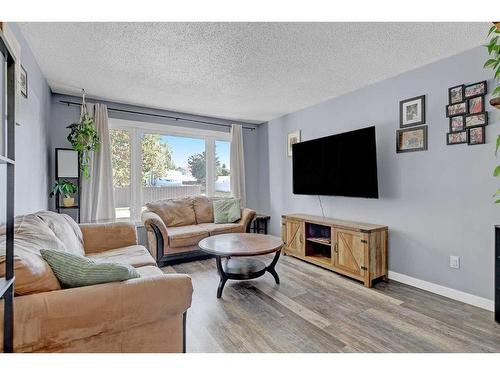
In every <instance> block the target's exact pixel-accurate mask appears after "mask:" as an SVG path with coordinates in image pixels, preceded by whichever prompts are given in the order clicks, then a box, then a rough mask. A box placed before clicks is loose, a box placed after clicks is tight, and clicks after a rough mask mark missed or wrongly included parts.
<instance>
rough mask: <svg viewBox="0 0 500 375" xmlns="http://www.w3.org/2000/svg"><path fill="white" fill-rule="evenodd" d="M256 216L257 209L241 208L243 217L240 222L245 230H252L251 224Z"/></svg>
mask: <svg viewBox="0 0 500 375" xmlns="http://www.w3.org/2000/svg"><path fill="white" fill-rule="evenodd" d="M254 217H255V210H252V209H251V208H243V209H242V210H241V219H240V220H239V221H238V224H242V225H243V228H245V232H247V233H248V232H250V224H251V223H252V220H253V218H254Z"/></svg>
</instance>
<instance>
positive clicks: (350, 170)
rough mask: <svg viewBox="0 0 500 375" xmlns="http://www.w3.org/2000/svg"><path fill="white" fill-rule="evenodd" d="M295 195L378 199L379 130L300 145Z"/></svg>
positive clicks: (296, 151)
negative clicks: (376, 134) (377, 139)
mask: <svg viewBox="0 0 500 375" xmlns="http://www.w3.org/2000/svg"><path fill="white" fill-rule="evenodd" d="M292 152H293V153H292V154H293V193H294V194H307V195H341V196H346V197H362V198H378V180H377V147H376V141H375V127H374V126H371V127H368V128H363V129H359V130H354V131H350V132H347V133H341V134H335V135H331V136H328V137H324V138H318V139H313V140H311V141H305V142H300V143H296V144H294V145H293V146H292Z"/></svg>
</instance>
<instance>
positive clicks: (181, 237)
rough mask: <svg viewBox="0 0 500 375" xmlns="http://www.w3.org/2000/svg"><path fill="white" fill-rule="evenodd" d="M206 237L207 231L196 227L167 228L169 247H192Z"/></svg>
mask: <svg viewBox="0 0 500 375" xmlns="http://www.w3.org/2000/svg"><path fill="white" fill-rule="evenodd" d="M208 235H209V234H208V231H207V230H205V229H203V228H201V227H200V226H198V225H186V226H183V227H173V228H168V244H169V246H170V247H183V246H193V245H197V244H198V242H200V241H201V240H202V239H204V238H206V237H208Z"/></svg>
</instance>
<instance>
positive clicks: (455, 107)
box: [446, 101, 467, 117]
mask: <svg viewBox="0 0 500 375" xmlns="http://www.w3.org/2000/svg"><path fill="white" fill-rule="evenodd" d="M465 114H467V101H465V102H461V103H456V104H448V105H447V106H446V117H452V116H459V115H465Z"/></svg>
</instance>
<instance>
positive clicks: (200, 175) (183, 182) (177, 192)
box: [109, 119, 231, 220]
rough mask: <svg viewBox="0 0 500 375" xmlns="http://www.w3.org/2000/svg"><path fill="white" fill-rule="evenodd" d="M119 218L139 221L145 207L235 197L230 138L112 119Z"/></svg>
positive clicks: (210, 133)
mask: <svg viewBox="0 0 500 375" xmlns="http://www.w3.org/2000/svg"><path fill="white" fill-rule="evenodd" d="M109 123H110V140H111V154H112V166H113V187H114V194H115V209H116V217H117V218H132V219H135V220H136V219H139V217H140V214H141V212H142V210H143V209H144V207H145V205H146V203H148V202H152V201H156V200H160V199H169V198H182V197H187V196H193V195H207V196H231V190H230V180H229V179H230V161H229V159H230V145H231V142H230V135H229V133H228V132H221V131H206V130H200V129H186V128H180V127H177V126H169V125H158V124H149V123H143V122H134V121H126V120H118V119H110V120H109Z"/></svg>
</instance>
